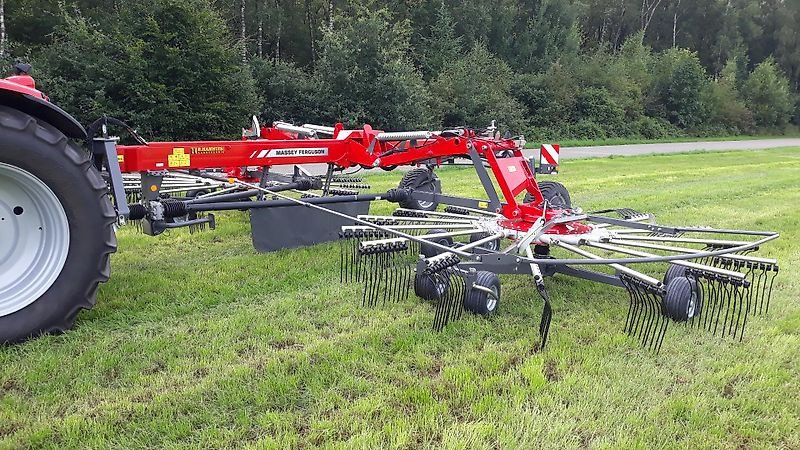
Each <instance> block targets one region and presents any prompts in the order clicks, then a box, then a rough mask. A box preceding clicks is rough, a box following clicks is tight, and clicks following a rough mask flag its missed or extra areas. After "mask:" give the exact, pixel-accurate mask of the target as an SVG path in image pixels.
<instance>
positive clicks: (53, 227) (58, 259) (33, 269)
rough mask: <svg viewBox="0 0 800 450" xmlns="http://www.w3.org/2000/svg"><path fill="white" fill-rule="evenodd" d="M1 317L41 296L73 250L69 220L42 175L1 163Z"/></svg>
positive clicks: (59, 272)
mask: <svg viewBox="0 0 800 450" xmlns="http://www.w3.org/2000/svg"><path fill="white" fill-rule="evenodd" d="M0 236H2V239H0V317H3V316H7V315H10V314H13V313H15V312H17V311H19V310H21V309H23V308H25V307H26V306H28V305H30V304H31V303H33V302H34V301H36V300H37V299H38V298H39V297H41V296H42V295H43V294H44V293H45V292H47V290H48V289H50V287H51V286H52V285H53V283H55V281H56V279H58V276H59V275H60V274H61V270H62V269H63V268H64V264H65V263H66V261H67V255H68V254H69V222H68V220H67V214H66V212H65V211H64V207H63V206H62V205H61V202H60V201H59V200H58V197H57V196H56V194H55V193H54V192H53V191H52V190H51V189H50V188H49V187H48V186H47V185H46V184H45V183H44V182H43V181H42V180H40V179H39V178H37V177H36V176H34V175H33V174H31V173H30V172H27V171H25V170H22V169H20V168H18V167H15V166H11V165H9V164H5V163H0Z"/></svg>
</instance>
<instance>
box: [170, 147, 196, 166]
mask: <svg viewBox="0 0 800 450" xmlns="http://www.w3.org/2000/svg"><path fill="white" fill-rule="evenodd" d="M167 165H169V166H170V167H189V166H191V165H192V156H191V155H190V154H188V153H186V149H184V148H182V147H178V148H173V149H172V154H171V155H169V157H168V158H167Z"/></svg>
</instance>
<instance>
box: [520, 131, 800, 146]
mask: <svg viewBox="0 0 800 450" xmlns="http://www.w3.org/2000/svg"><path fill="white" fill-rule="evenodd" d="M799 136H800V134H798V133H797V132H788V133H786V134H776V135H736V136H710V137H692V136H685V137H666V138H658V139H643V138H625V137H619V138H606V139H550V141H552V142H557V143H558V144H559V145H561V147H593V146H597V145H625V144H657V143H671V142H711V141H749V140H764V139H790V138H796V137H799ZM528 148H539V144H537V143H534V142H531V143H529V144H528Z"/></svg>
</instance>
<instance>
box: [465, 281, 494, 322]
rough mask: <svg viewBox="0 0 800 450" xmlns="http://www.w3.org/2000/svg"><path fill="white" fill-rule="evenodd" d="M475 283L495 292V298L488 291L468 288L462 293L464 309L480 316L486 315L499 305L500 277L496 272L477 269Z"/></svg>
mask: <svg viewBox="0 0 800 450" xmlns="http://www.w3.org/2000/svg"><path fill="white" fill-rule="evenodd" d="M475 285H477V286H482V287H485V288H489V289H491V290H493V291H494V292H496V293H497V295H496V298H492V297H491V296H490V295H489V293H488V292H484V291H482V290H478V289H474V288H473V289H470V290H469V291H468V292H467V293H466V295H464V309H466V310H467V311H470V312H473V313H475V314H478V315H480V316H488V315H489V314H492V313H493V312H495V311H497V307H498V306H499V305H500V279H499V278H498V277H497V274H496V273H493V272H487V271H485V270H481V271H478V273H477V274H476V278H475Z"/></svg>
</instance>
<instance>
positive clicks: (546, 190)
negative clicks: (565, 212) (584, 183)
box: [524, 181, 572, 209]
mask: <svg viewBox="0 0 800 450" xmlns="http://www.w3.org/2000/svg"><path fill="white" fill-rule="evenodd" d="M537 184H538V185H539V192H541V193H542V196H543V197H544V199H545V200H547V206H548V208H554V209H572V199H570V197H569V191H568V190H567V188H566V187H565V186H564V185H563V184H561V183H559V182H558V181H539V182H538V183H537ZM524 201H525V203H530V202H532V201H533V196H532V195H531V194H525V200H524Z"/></svg>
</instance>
